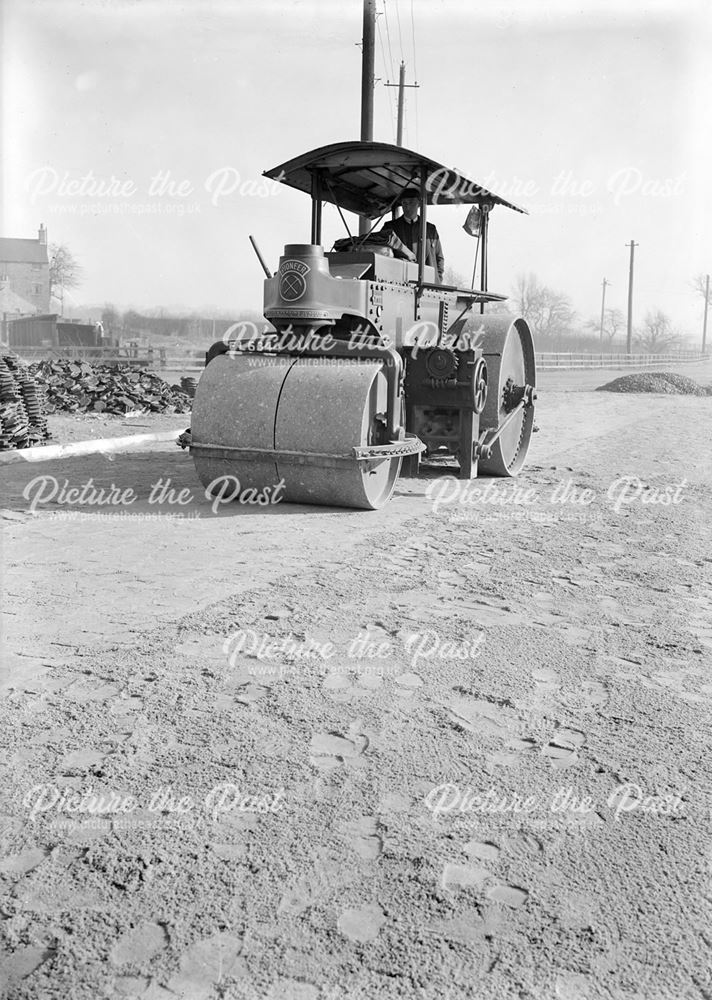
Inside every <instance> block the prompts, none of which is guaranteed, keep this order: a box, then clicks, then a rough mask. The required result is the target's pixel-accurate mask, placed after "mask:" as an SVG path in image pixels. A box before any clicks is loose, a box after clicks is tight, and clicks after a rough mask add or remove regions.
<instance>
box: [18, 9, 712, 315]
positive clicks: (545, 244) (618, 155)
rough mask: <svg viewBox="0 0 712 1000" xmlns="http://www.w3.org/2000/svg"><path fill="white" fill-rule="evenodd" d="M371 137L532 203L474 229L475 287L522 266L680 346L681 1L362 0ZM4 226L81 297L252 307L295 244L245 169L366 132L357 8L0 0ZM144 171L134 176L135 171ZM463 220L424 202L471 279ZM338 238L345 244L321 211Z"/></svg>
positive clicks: (276, 206) (284, 200)
mask: <svg viewBox="0 0 712 1000" xmlns="http://www.w3.org/2000/svg"><path fill="white" fill-rule="evenodd" d="M377 9H378V11H379V13H380V16H379V17H378V33H377V38H376V43H377V45H376V75H377V77H379V78H380V79H379V80H378V82H377V84H376V94H375V102H376V116H375V119H376V124H375V136H374V137H375V138H376V139H378V140H381V141H385V142H394V141H395V113H394V112H395V91H394V90H387V89H386V88H384V86H383V84H384V83H385V81H386V80H388V79H390V81H391V82H395V80H397V75H398V64H399V63H400V59H401V57H402V58H403V59H404V60H405V62H406V64H407V80H408V82H409V83H412V82H414V80H416V79H417V82H418V83H419V90H417V91H413V90H409V91H408V92H407V94H408V98H407V106H406V128H405V145H407V146H409V147H411V148H415V149H418V150H419V151H421V152H423V153H425V154H427V155H429V156H431V157H432V158H433V159H435V160H438V161H440V162H443V163H445V164H447V165H449V166H454V167H458V168H460V169H461V170H462V171H464V172H466V173H467V174H468V175H469V176H471V177H473V178H474V179H476V180H477V181H479V182H481V183H483V184H484V185H485V186H487V187H490V188H492V189H494V190H495V191H498V192H500V193H501V194H503V195H504V196H507V197H510V198H511V199H512V200H513V201H515V202H518V203H520V204H522V205H523V206H524V207H527V208H528V209H529V212H530V215H529V216H528V217H527V216H522V215H518V214H516V213H513V212H509V211H508V210H506V209H503V208H498V209H496V210H495V212H494V213H493V216H492V222H491V229H490V232H491V265H490V287H491V288H492V289H493V290H497V291H502V292H505V293H506V292H508V291H510V289H511V287H512V282H513V279H514V276H515V275H516V274H518V273H520V272H523V271H533V272H535V273H536V274H537V275H538V276H539V278H540V279H541V280H542V281H543V282H545V283H546V284H549V285H551V286H552V287H554V288H556V289H558V290H561V291H564V292H566V293H567V294H568V295H570V297H571V299H572V301H573V304H574V306H575V308H576V309H577V310H578V311H579V313H580V314H581V316H582V317H584V318H588V317H589V316H596V315H597V314H598V312H599V310H600V302H601V281H602V279H603V277H604V276H605V277H606V278H608V280H609V281H610V282H612V285H611V287H610V288H609V290H608V293H607V304H609V305H611V306H618V307H620V308H622V309H625V307H626V296H627V274H628V254H629V251H628V249H627V248H626V246H625V244H626V243H628V242H629V241H630V239H631V238H633V239H634V240H635V241H636V242H637V243H639V244H640V246H639V248H638V249H636V286H635V287H636V293H635V309H636V319H642V316H643V314H644V312H645V311H646V310H647V309H649V308H651V307H656V306H657V307H660V308H662V309H664V310H665V311H667V312H669V313H670V314H671V315H672V316H673V318H674V320H675V322H676V323H677V324H678V326H679V327H680V328H681V329H682V330H683V331H687V332H689V333H694V334H695V335H696V334H697V331H698V329H699V327H700V324H701V305H702V303H701V300H696V299H695V298H694V295H693V294H692V293H691V291H690V289H689V282H690V280H691V279H692V277H693V276H694V275H695V274H696V273H699V272H707V271H712V232H711V227H710V221H711V220H712V211H711V209H712V197H711V196H710V181H711V179H712V151H711V148H712V130H711V128H710V112H709V106H710V96H711V95H712V69H711V68H710V63H711V62H712V60H711V59H710V52H711V51H712V20H711V18H710V13H709V11H710V5H709V3H707V2H706V0H705V2H699V3H697V2H694V3H689V2H685V0H674V2H673V0H669V2H660V0H658V2H655V0H645V2H643V0H626V2H625V3H622V2H620V0H615V2H608V0H581V2H563V0H548V2H543V0H542V2H539V0H528V2H522V0H515V2H507V3H501V4H497V3H491V2H485V0H481V2H475V0H466V2H465V0H462V2H459V0H413V2H412V3H411V2H410V0H398V2H396V0H386V2H385V3H384V0H377ZM2 16H3V21H4V24H3V28H4V41H3V43H2V44H3V59H2V73H3V101H4V106H3V109H2V117H3V126H4V128H3V160H4V164H5V170H4V174H3V194H2V198H3V213H2V235H4V236H19V237H32V236H34V235H35V234H36V230H37V227H38V226H39V224H40V222H44V223H45V224H46V225H47V227H48V230H49V238H50V242H58V243H65V244H67V245H68V246H69V247H70V249H71V250H72V251H73V253H74V254H75V256H76V257H77V258H78V259H79V261H80V262H81V264H82V266H83V268H84V280H83V283H82V286H81V288H79V289H77V290H76V293H75V294H76V297H77V300H78V301H79V302H82V303H86V304H102V303H104V302H113V303H114V304H116V305H118V306H119V307H124V308H125V307H129V306H133V307H137V308H142V307H153V306H160V305H164V306H171V305H181V306H184V307H186V308H190V309H193V308H205V307H214V308H216V309H221V310H224V309H227V310H238V309H240V308H256V309H259V308H260V306H261V301H262V271H261V269H260V268H259V265H258V263H257V261H256V259H255V257H254V255H253V253H252V250H251V248H250V245H249V242H248V239H247V237H248V234H250V233H252V234H253V235H254V236H255V237H256V239H257V240H258V242H259V244H260V245H261V248H262V250H263V253H264V255H265V257H266V258H267V261H268V262H269V263H270V264H271V265H272V266H273V267H274V266H276V264H277V262H278V258H279V255H280V253H281V251H282V246H283V244H284V243H287V242H308V239H309V200H308V198H306V196H304V195H300V194H298V193H296V192H292V191H290V190H289V189H286V188H283V187H281V186H279V185H276V186H275V185H273V184H271V183H269V184H268V183H267V182H265V181H260V175H261V173H262V171H263V170H266V169H268V168H271V167H274V166H276V165H277V164H279V163H281V162H283V161H284V160H287V159H289V158H291V157H293V156H295V155H297V154H298V153H300V152H303V151H306V150H308V149H312V148H314V147H316V146H321V145H324V144H326V143H329V142H339V141H345V140H349V139H357V138H358V136H359V127H360V108H359V102H360V72H361V66H360V58H361V57H360V49H359V48H358V43H359V42H360V36H361V24H362V3H361V0H341V2H339V3H336V2H333V0H320V2H313V0H311V2H310V0H279V2H277V0H272V2H260V3H256V2H251V0H247V2H237V0H221V2H210V0H187V2H181V3H176V2H169V0H152V2H130V0H93V2H92V3H84V2H77V0H6V2H5V5H4V9H3V15H2ZM152 181H153V187H152V186H151V185H152ZM466 211H467V210H466V209H465V208H457V207H456V208H446V207H441V208H437V209H434V210H433V212H432V215H431V216H430V217H431V219H432V220H433V221H434V222H435V223H436V225H437V226H438V228H439V230H440V234H441V238H442V241H443V245H444V249H445V256H446V263H447V264H450V265H451V266H453V267H454V268H455V269H457V270H458V271H460V272H461V273H463V274H465V275H468V276H469V275H470V274H471V269H472V253H473V249H474V241H473V240H471V239H470V238H469V237H468V236H467V235H465V234H464V233H463V232H462V229H461V225H462V222H463V221H464V216H465V215H466ZM326 215H327V217H328V219H329V224H328V227H327V229H328V233H329V235H330V236H331V237H337V236H339V235H342V232H341V231H340V223H339V220H338V218H337V217H336V215H335V212H334V210H332V209H329V210H328V211H327V213H326Z"/></svg>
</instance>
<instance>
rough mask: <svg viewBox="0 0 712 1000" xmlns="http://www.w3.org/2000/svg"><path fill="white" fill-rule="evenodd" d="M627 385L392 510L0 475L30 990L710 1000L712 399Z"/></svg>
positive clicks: (75, 468)
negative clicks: (502, 467) (233, 499)
mask: <svg viewBox="0 0 712 1000" xmlns="http://www.w3.org/2000/svg"><path fill="white" fill-rule="evenodd" d="M684 373H686V374H693V373H692V372H691V371H690V369H689V368H687V369H685V370H684ZM611 377H613V376H612V375H611V374H610V373H601V372H593V373H588V372H584V373H566V374H564V373H555V374H552V375H550V376H545V377H544V379H543V384H544V390H545V391H543V392H542V395H541V398H540V402H539V406H538V411H537V422H538V424H539V427H540V431H539V433H538V434H536V435H535V436H534V438H533V442H532V447H531V449H530V454H529V461H528V464H527V466H526V468H525V470H524V472H523V474H522V476H521V477H520V478H519V479H517V480H488V479H482V480H478V481H476V482H474V483H471V484H461V483H459V482H457V481H455V480H454V479H451V478H444V479H443V478H441V477H437V476H435V475H434V474H430V475H426V476H424V477H423V478H421V479H419V480H417V481H416V480H400V482H399V484H398V487H397V490H396V494H395V496H394V499H393V500H392V502H391V503H390V504H388V505H387V507H385V508H384V509H383V510H382V511H379V512H374V513H368V512H355V511H341V510H334V509H326V508H317V507H311V508H310V507H305V506H289V505H286V504H284V505H281V504H275V505H270V506H264V507H263V506H258V505H254V504H234V503H233V504H230V505H222V506H218V507H217V509H216V510H215V511H213V510H212V509H211V503H210V502H209V501H208V500H207V499H206V498H205V496H204V494H203V493H202V490H201V488H200V486H199V483H198V482H197V480H196V478H195V476H194V473H193V469H192V462H191V459H190V457H189V456H188V455H186V454H185V453H182V452H179V451H178V450H177V449H172V448H167V449H164V450H162V451H159V452H155V453H150V454H138V455H116V456H115V457H114V458H113V460H110V459H109V457H107V456H92V457H88V458H81V459H73V460H65V461H63V462H47V463H42V464H41V465H32V466H29V465H12V466H8V467H6V468H5V469H4V470H3V471H2V476H3V482H4V494H5V499H4V504H3V511H2V518H3V520H2V525H3V549H4V553H3V563H4V585H3V589H4V616H3V625H4V649H5V656H4V660H5V672H4V679H3V683H4V687H3V693H4V699H3V704H2V710H1V725H0V734H1V737H0V738H2V741H3V743H4V744H5V754H4V757H5V761H6V765H5V766H4V767H3V769H2V770H3V778H4V780H3V787H4V790H5V793H4V803H3V805H2V815H1V816H0V832H1V833H2V839H3V856H2V857H3V860H2V861H1V862H0V879H1V880H2V887H3V896H2V901H1V902H0V915H1V916H2V930H3V945H2V949H3V954H2V956H1V958H2V960H1V961H0V965H2V967H3V970H4V971H3V975H4V977H5V984H6V987H5V988H6V995H7V996H8V997H9V998H12V1000H103V998H111V1000H113V998H119V997H121V998H131V997H135V998H141V1000H175V998H176V997H182V998H184V1000H212V998H224V1000H238V998H239V1000H242V998H244V1000H281V998H282V1000H361V998H363V1000H377V998H378V1000H395V998H404V1000H410V998H422V1000H460V998H466V997H468V998H470V997H472V998H476V1000H480V998H481V1000H500V998H501V1000H504V998H527V1000H559V998H561V1000H598V998H607V1000H623V998H625V1000H634V998H639V1000H688V998H689V1000H692V998H709V997H710V996H712V982H711V980H710V974H709V964H710V963H709V958H710V937H711V935H710V930H709V928H710V926H712V911H711V909H710V905H709V895H708V890H709V886H710V860H711V853H710V848H711V842H710V835H709V816H710V801H709V788H710V765H709V745H710V705H711V704H712V677H711V676H710V668H709V664H710V652H711V651H712V614H711V612H712V598H711V597H710V589H709V579H710V570H711V568H712V556H711V553H712V546H711V545H710V542H711V540H712V537H711V536H712V529H711V527H710V524H711V518H710V496H711V494H712V484H711V480H710V456H711V455H712V448H711V444H712V441H711V439H712V433H711V426H712V421H711V420H710V417H711V416H712V399H710V398H694V397H674V396H626V395H609V394H607V393H595V392H593V391H592V390H593V389H594V388H595V386H596V385H600V384H601V383H602V382H604V381H607V380H610V378H611ZM694 377H696V378H698V379H699V380H700V381H703V382H704V381H705V379H704V378H703V377H701V376H700V371H699V370H697V371H695V373H694ZM173 419H175V418H173ZM182 420H183V418H181V417H178V418H177V426H180V425H181V422H182ZM139 432H145V429H144V428H141V429H140V431H139ZM119 433H121V434H125V433H127V430H126V428H125V427H121V428H120V431H119ZM101 436H107V435H106V434H105V432H104V430H102V435H101ZM38 477H42V478H38ZM90 481H91V483H90ZM89 483H90V485H87V484H89ZM72 489H73V490H75V491H77V492H75V493H74V494H71V493H70V490H72ZM82 490H83V491H84V493H83V494H82ZM127 490H131V491H132V492H131V493H127V492H126V491H127ZM101 491H103V492H101ZM89 500H93V501H94V502H93V503H89V502H88V501H89Z"/></svg>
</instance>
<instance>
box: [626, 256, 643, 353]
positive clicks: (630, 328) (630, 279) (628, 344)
mask: <svg viewBox="0 0 712 1000" xmlns="http://www.w3.org/2000/svg"><path fill="white" fill-rule="evenodd" d="M626 246H627V247H630V270H629V272H628V338H627V340H626V353H627V354H632V353H633V258H634V255H635V248H636V247H638V246H640V243H636V242H635V240H631V241H630V243H626Z"/></svg>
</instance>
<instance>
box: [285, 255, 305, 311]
mask: <svg viewBox="0 0 712 1000" xmlns="http://www.w3.org/2000/svg"><path fill="white" fill-rule="evenodd" d="M310 271H311V268H310V267H309V265H308V264H305V263H304V261H303V260H284V261H282V263H281V264H280V266H279V294H280V296H281V298H283V299H284V300H285V301H286V302H296V301H297V300H298V299H301V297H302V295H304V293H305V292H306V290H307V283H306V281H305V276H306V275H307V274H308V273H309V272H310Z"/></svg>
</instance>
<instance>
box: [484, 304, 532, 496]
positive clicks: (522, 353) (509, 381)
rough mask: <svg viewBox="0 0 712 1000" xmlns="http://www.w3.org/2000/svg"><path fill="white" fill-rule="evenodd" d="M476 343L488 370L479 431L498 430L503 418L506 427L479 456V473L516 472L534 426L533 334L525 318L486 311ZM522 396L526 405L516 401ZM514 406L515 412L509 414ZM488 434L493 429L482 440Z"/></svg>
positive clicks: (498, 474)
mask: <svg viewBox="0 0 712 1000" xmlns="http://www.w3.org/2000/svg"><path fill="white" fill-rule="evenodd" d="M480 346H481V347H482V351H483V353H484V356H485V361H486V362H487V375H488V386H487V400H486V403H485V408H484V412H483V413H482V417H481V418H480V432H482V431H483V430H488V431H490V432H496V431H497V430H498V429H499V428H500V427H501V426H502V425H503V424H504V423H505V421H506V426H505V427H504V429H503V430H502V432H501V434H500V435H499V437H498V438H497V439H496V441H495V442H494V443H493V444H492V446H491V449H490V454H489V457H486V456H485V455H483V456H481V457H480V459H479V463H478V473H479V474H480V475H485V476H516V475H517V474H518V473H519V470H520V469H521V467H522V465H523V464H524V460H525V458H526V455H527V451H528V449H529V441H530V439H531V435H532V427H533V425H534V398H535V395H536V394H535V392H534V387H535V385H536V371H535V363H534V343H533V341H532V335H531V332H530V330H529V327H528V325H527V323H526V321H525V320H523V319H515V320H512V318H511V316H505V317H499V316H488V317H486V318H485V334H484V339H483V341H482V343H481V344H480ZM522 401H523V402H524V404H525V405H524V406H520V404H521V403H522ZM518 407H519V409H518V411H517V413H516V414H515V415H514V416H511V417H510V415H511V414H512V413H513V411H514V410H516V409H517V408H518ZM508 417H510V419H509V420H508V419H507V418H508ZM492 437H493V433H489V434H487V435H486V438H485V444H486V443H487V439H490V440H491V438H492Z"/></svg>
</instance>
